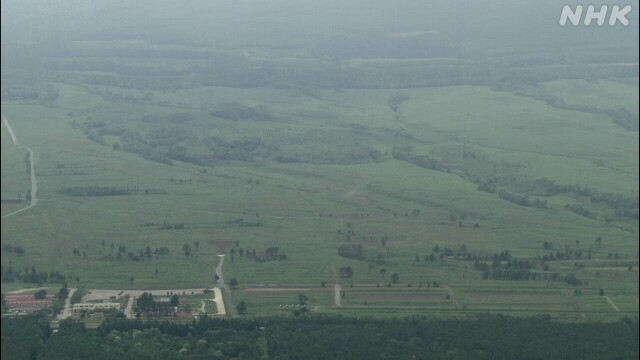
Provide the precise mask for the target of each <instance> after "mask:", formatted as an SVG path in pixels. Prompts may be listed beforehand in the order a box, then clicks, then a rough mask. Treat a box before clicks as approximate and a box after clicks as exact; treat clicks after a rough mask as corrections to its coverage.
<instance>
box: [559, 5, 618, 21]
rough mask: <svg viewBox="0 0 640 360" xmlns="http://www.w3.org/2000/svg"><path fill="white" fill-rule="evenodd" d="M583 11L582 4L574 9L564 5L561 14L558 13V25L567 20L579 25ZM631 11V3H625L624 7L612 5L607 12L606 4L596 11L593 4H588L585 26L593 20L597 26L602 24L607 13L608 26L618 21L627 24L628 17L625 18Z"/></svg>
mask: <svg viewBox="0 0 640 360" xmlns="http://www.w3.org/2000/svg"><path fill="white" fill-rule="evenodd" d="M583 11H584V6H582V5H578V6H576V8H575V10H573V9H572V8H571V6H569V5H565V6H564V7H563V8H562V14H560V25H561V26H565V25H566V24H567V20H569V21H571V24H573V26H578V25H580V19H582V13H583ZM629 12H631V5H626V6H624V7H622V8H621V7H620V6H618V5H614V6H612V7H611V11H610V12H609V7H607V5H602V6H601V7H600V10H598V11H596V7H595V6H593V5H589V6H588V7H587V12H586V13H585V15H584V22H583V24H584V25H585V26H589V25H591V22H592V21H593V20H596V21H597V22H596V23H597V24H598V26H602V25H604V23H605V20H606V19H607V14H609V26H615V25H616V24H617V23H618V22H620V23H621V24H622V25H624V26H627V25H629V19H627V14H629Z"/></svg>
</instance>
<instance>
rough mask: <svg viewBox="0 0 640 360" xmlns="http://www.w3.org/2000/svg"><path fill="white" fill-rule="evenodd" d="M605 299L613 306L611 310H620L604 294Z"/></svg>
mask: <svg viewBox="0 0 640 360" xmlns="http://www.w3.org/2000/svg"><path fill="white" fill-rule="evenodd" d="M604 298H605V299H607V302H608V303H609V305H611V307H612V308H613V310H615V311H620V309H619V308H618V306H616V304H614V303H613V300H611V298H610V297H608V296H605V297H604Z"/></svg>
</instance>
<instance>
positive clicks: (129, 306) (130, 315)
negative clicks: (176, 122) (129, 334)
mask: <svg viewBox="0 0 640 360" xmlns="http://www.w3.org/2000/svg"><path fill="white" fill-rule="evenodd" d="M133 300H134V297H133V296H131V295H129V301H127V306H126V307H125V308H124V316H126V317H127V319H133V318H135V317H136V314H134V313H133Z"/></svg>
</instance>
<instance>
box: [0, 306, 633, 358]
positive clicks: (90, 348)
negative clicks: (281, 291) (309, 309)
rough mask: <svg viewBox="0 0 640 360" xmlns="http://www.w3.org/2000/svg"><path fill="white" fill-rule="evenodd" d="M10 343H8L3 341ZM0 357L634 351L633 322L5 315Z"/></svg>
mask: <svg viewBox="0 0 640 360" xmlns="http://www.w3.org/2000/svg"><path fill="white" fill-rule="evenodd" d="M9 342H10V343H11V344H10V346H9ZM2 358H3V359H89V358H91V359H177V358H186V359H260V358H262V359H267V358H268V359H491V360H499V359H581V360H586V359H598V360H600V359H621V360H622V359H637V358H638V321H637V320H631V319H628V318H626V319H622V320H620V321H618V322H613V323H589V322H585V323H561V322H554V321H550V320H548V319H547V318H544V317H534V318H513V317H506V316H481V317H477V318H472V319H448V320H441V319H433V318H417V317H414V318H405V319H389V320H373V319H366V320H365V319H357V318H343V317H302V318H280V317H275V318H264V319H253V320H245V319H212V318H202V319H200V320H199V321H193V322H191V323H188V324H178V323H171V322H142V321H133V320H123V319H109V320H106V321H105V322H104V323H103V324H101V325H100V326H99V327H98V328H97V329H86V328H85V327H84V325H83V324H81V323H78V322H74V321H72V320H65V321H62V322H61V323H60V326H59V329H57V331H56V332H53V331H52V329H51V328H50V327H49V323H48V322H47V321H46V320H45V319H44V318H40V317H33V316H31V317H23V318H15V319H3V321H2Z"/></svg>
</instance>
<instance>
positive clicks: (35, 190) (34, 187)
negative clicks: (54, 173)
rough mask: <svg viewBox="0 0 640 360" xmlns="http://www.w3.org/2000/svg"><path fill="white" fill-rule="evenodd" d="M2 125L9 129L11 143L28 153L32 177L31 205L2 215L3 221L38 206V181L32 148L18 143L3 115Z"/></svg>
mask: <svg viewBox="0 0 640 360" xmlns="http://www.w3.org/2000/svg"><path fill="white" fill-rule="evenodd" d="M2 123H3V124H4V126H5V127H6V128H7V131H8V132H9V135H10V136H11V141H12V142H13V145H15V146H17V147H19V148H21V149H23V150H26V151H27V153H28V154H29V173H30V175H31V203H30V204H29V205H27V206H25V207H23V208H22V209H18V210H16V211H13V212H10V213H8V214H5V215H2V217H1V218H2V219H4V218H8V217H9V216H13V215H16V214H18V213H21V212H23V211H26V210H29V209H31V208H32V207H34V206H36V205H38V196H37V194H38V181H37V180H36V171H35V164H34V163H35V160H34V158H33V150H31V149H30V148H28V147H26V146H24V145H22V144H20V142H18V138H17V137H16V134H15V133H14V132H13V128H11V124H9V120H7V117H6V116H4V115H2Z"/></svg>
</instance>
